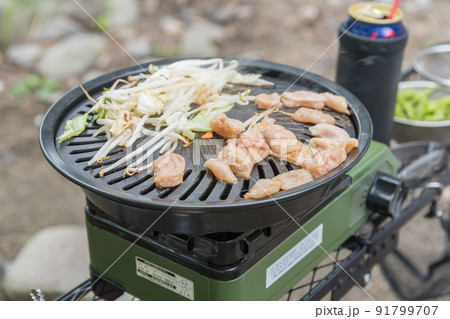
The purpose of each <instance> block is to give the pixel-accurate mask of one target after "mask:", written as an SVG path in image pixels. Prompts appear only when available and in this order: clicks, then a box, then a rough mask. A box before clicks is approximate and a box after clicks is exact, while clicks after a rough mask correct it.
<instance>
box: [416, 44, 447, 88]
mask: <svg viewBox="0 0 450 319" xmlns="http://www.w3.org/2000/svg"><path fill="white" fill-rule="evenodd" d="M414 69H415V70H416V71H417V73H419V74H420V75H421V76H423V77H424V78H426V79H428V80H431V81H434V82H437V83H439V84H442V85H445V86H450V44H440V45H435V46H432V47H429V48H427V49H425V50H423V51H421V52H419V54H417V56H416V58H415V59H414Z"/></svg>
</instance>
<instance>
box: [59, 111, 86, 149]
mask: <svg viewBox="0 0 450 319" xmlns="http://www.w3.org/2000/svg"><path fill="white" fill-rule="evenodd" d="M88 115H89V114H88V113H86V114H83V115H79V116H76V117H74V118H73V119H71V120H68V121H67V122H66V125H65V126H64V132H63V133H62V134H61V135H60V136H58V138H57V139H58V143H61V142H63V141H65V140H68V139H70V138H71V137H73V136H77V135H79V134H81V133H82V132H83V131H84V129H85V128H86V125H87V124H88V123H87V118H88Z"/></svg>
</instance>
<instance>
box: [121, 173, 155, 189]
mask: <svg viewBox="0 0 450 319" xmlns="http://www.w3.org/2000/svg"><path fill="white" fill-rule="evenodd" d="M152 177H153V174H147V175H145V176H144V177H143V178H140V179H138V180H137V181H135V182H133V183H131V184H128V185H125V186H124V187H122V189H123V190H124V191H128V190H130V189H132V188H134V187H136V186H138V185H140V184H142V183H143V182H145V181H146V180H149V179H150V178H152Z"/></svg>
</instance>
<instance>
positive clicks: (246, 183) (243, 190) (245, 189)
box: [239, 179, 250, 197]
mask: <svg viewBox="0 0 450 319" xmlns="http://www.w3.org/2000/svg"><path fill="white" fill-rule="evenodd" d="M249 189H250V180H248V179H245V180H244V182H243V183H242V188H241V193H240V194H239V196H240V197H244V195H245V194H247V193H248V191H249Z"/></svg>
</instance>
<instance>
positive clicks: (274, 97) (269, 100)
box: [255, 92, 282, 110]
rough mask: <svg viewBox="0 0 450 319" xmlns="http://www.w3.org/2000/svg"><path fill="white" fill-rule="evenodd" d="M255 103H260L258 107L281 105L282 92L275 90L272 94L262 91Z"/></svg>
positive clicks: (265, 107)
mask: <svg viewBox="0 0 450 319" xmlns="http://www.w3.org/2000/svg"><path fill="white" fill-rule="evenodd" d="M255 103H256V105H258V109H263V110H265V109H268V108H272V107H273V108H277V107H281V106H282V104H281V101H280V94H278V93H277V92H274V93H272V94H267V93H261V94H258V95H257V96H256V97H255Z"/></svg>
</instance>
